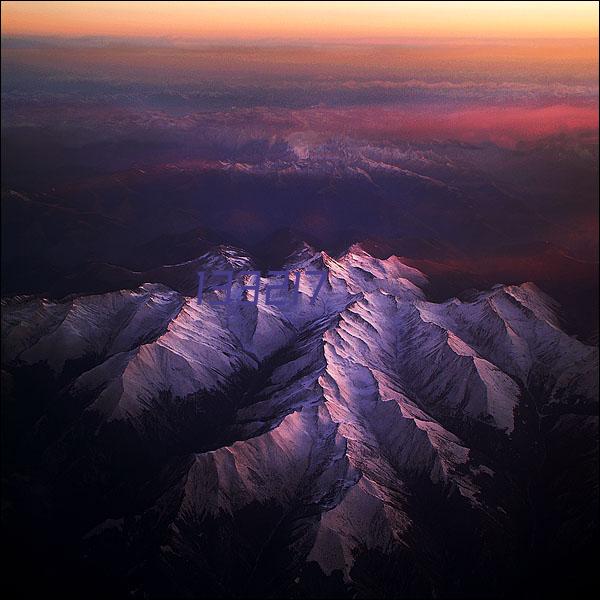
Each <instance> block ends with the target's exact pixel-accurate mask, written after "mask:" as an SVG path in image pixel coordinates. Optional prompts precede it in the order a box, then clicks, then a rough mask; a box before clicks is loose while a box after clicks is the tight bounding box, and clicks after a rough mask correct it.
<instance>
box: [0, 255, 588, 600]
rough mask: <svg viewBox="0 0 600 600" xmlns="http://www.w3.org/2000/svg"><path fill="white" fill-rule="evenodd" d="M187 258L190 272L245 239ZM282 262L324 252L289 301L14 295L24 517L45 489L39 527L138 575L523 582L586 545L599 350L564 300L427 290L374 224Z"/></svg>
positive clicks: (279, 588) (14, 491)
mask: <svg viewBox="0 0 600 600" xmlns="http://www.w3.org/2000/svg"><path fill="white" fill-rule="evenodd" d="M176 267H177V268H176V269H175V271H176V273H177V277H178V281H179V280H181V278H183V279H182V280H183V281H185V282H186V285H187V287H188V288H189V287H190V286H191V282H193V280H194V274H195V272H196V271H197V270H198V268H205V269H214V268H225V267H228V268H232V269H235V270H239V269H248V268H252V267H253V259H252V258H251V257H250V256H249V255H248V256H246V255H244V253H243V252H242V251H239V250H237V249H233V248H228V247H225V246H221V247H218V248H215V249H213V250H211V251H209V252H207V253H206V254H204V255H202V256H201V257H200V258H198V259H197V260H194V261H190V262H189V263H187V266H186V265H176ZM286 268H289V270H290V272H291V275H290V281H291V279H292V278H293V273H294V272H296V271H298V270H300V271H310V270H313V269H326V270H327V271H328V279H327V282H326V284H325V286H324V287H323V289H322V290H321V292H320V294H319V296H318V298H317V300H316V302H315V303H314V304H312V303H311V302H310V298H311V297H312V292H313V291H314V290H313V288H312V286H313V285H314V284H315V282H314V280H311V279H310V278H308V277H305V278H302V279H301V288H300V301H299V303H298V305H297V306H295V307H294V308H293V309H285V308H281V307H277V306H273V305H268V304H265V302H264V294H262V293H261V295H260V298H259V301H258V303H257V304H256V305H255V304H252V303H250V302H240V303H234V304H232V305H230V306H227V307H226V306H214V305H210V304H209V303H202V304H198V303H197V300H196V297H195V296H194V295H193V294H192V295H184V294H183V293H181V292H180V291H176V290H175V289H172V288H170V287H168V286H167V285H165V284H162V283H153V282H151V281H150V282H147V283H144V284H143V285H141V286H139V287H137V288H135V289H130V290H121V291H118V292H109V293H104V294H100V295H80V296H78V295H72V296H67V297H65V298H63V299H61V300H47V299H44V298H41V297H34V296H17V297H12V298H7V299H5V300H4V301H3V303H4V305H3V311H2V347H3V352H2V360H3V369H4V371H5V375H6V377H5V381H6V382H7V384H6V386H7V390H8V395H9V398H10V402H9V408H8V409H7V411H8V415H9V419H8V422H9V423H11V424H12V425H13V426H14V430H13V431H12V432H11V433H10V434H9V435H11V436H14V437H15V439H16V438H18V439H16V441H15V443H14V448H15V451H14V455H12V456H11V457H10V458H9V460H10V461H12V462H11V464H12V463H14V465H13V466H14V469H13V472H14V476H13V477H12V478H11V479H10V481H9V487H10V491H11V498H12V499H13V502H14V506H12V507H11V508H10V510H9V514H12V515H13V516H14V522H15V527H18V524H19V523H21V522H22V521H23V519H24V514H25V513H26V512H27V507H29V506H32V505H36V504H40V505H41V506H43V507H44V509H43V511H42V513H43V514H40V515H34V518H33V522H34V523H35V524H36V525H37V526H39V530H40V532H41V533H40V540H41V541H40V545H41V548H44V547H45V546H44V539H49V538H51V537H52V536H53V535H56V533H57V532H61V531H62V535H63V536H64V537H65V540H68V541H69V542H70V545H69V548H70V549H69V550H68V556H67V558H68V560H69V561H71V564H73V565H77V566H78V568H79V569H81V572H82V573H88V574H89V573H92V574H96V575H97V574H98V573H103V583H102V584H101V586H105V587H106V590H110V591H115V592H119V593H128V594H130V595H133V597H138V596H139V597H147V595H150V596H156V595H168V596H173V595H177V596H182V597H189V596H194V597H197V596H199V595H200V596H202V595H206V596H215V595H217V596H230V595H239V596H257V595H262V594H271V595H278V594H284V593H285V594H287V595H291V596H293V597H302V596H311V594H313V592H314V590H315V589H318V590H319V593H323V594H325V595H326V596H331V595H334V596H336V595H337V596H340V597H344V596H347V597H380V596H382V595H387V596H392V597H397V596H398V595H407V596H423V595H425V596H433V597H439V596H447V595H452V594H457V593H460V594H461V595H465V594H472V595H479V594H482V593H484V592H485V593H490V590H492V591H497V592H499V593H500V592H501V593H510V592H514V591H515V590H522V587H521V586H522V581H523V579H524V572H525V570H526V569H533V570H535V569H540V568H542V565H546V564H548V562H547V561H548V560H551V559H550V558H549V557H552V560H559V559H560V558H561V557H563V556H567V555H571V557H576V556H579V553H583V552H585V548H586V547H587V546H586V544H588V543H589V536H592V535H595V534H593V531H595V530H597V529H595V528H597V515H595V510H594V503H595V502H597V493H598V477H597V473H596V469H597V452H596V447H597V393H598V381H597V372H598V371H597V369H598V350H597V348H596V347H593V346H589V345H586V344H584V343H582V342H580V341H578V340H577V339H576V338H574V337H570V336H569V335H567V334H566V333H564V332H563V331H562V330H561V327H560V323H559V320H558V318H557V308H558V307H557V305H556V303H555V302H554V301H553V300H552V299H551V298H549V297H548V296H547V295H546V294H544V293H543V292H542V291H541V290H540V289H539V288H538V287H536V285H534V284H533V283H524V284H522V285H508V286H506V285H497V286H495V287H493V288H492V289H490V290H487V291H481V292H478V293H472V294H470V295H469V297H463V298H462V299H458V298H452V299H449V300H446V301H444V302H441V303H439V302H437V303H436V302H432V301H431V300H430V299H428V295H427V283H428V281H427V276H426V275H425V274H423V273H422V272H420V271H419V270H417V269H416V268H414V267H411V266H409V265H407V264H404V263H403V262H402V261H401V260H400V259H399V258H397V257H395V256H390V257H389V258H387V259H378V258H375V257H373V256H371V255H370V254H369V253H368V252H367V251H366V250H365V249H364V247H363V246H361V245H354V246H352V247H350V248H349V249H348V250H347V251H346V252H345V253H343V254H342V255H340V256H338V257H333V256H330V255H328V254H327V253H325V252H318V251H316V250H314V249H313V248H311V247H310V246H309V245H308V244H303V245H301V246H300V247H298V249H297V251H296V252H294V253H292V254H291V255H290V256H289V257H288V259H287V260H286ZM267 281H268V280H267V279H266V278H263V279H262V280H261V285H262V286H263V287H264V286H265V285H266V283H267ZM235 285H239V284H235ZM183 287H185V286H183ZM179 289H182V287H181V286H179ZM209 291H210V287H209ZM214 293H218V292H214ZM40 394H41V396H40ZM24 403H29V405H24ZM566 457H568V460H566ZM32 482H34V483H35V485H33V486H32ZM32 489H33V490H34V491H33V492H27V493H28V494H29V493H30V494H32V495H33V496H32V497H29V498H28V499H27V500H26V501H25V504H19V503H18V500H19V499H22V497H23V494H24V493H25V490H32ZM11 511H12V512H11ZM65 546H67V544H65ZM50 560H51V559H50ZM77 585H79V584H78V583H73V586H77ZM102 589H104V588H102ZM311 597H314V596H311Z"/></svg>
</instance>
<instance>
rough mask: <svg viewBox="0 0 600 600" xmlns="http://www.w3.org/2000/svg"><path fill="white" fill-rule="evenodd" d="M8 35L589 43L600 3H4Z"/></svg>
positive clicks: (595, 31) (5, 31)
mask: <svg viewBox="0 0 600 600" xmlns="http://www.w3.org/2000/svg"><path fill="white" fill-rule="evenodd" d="M2 34H3V35H19V34H28V35H69V36H84V35H115V36H121V35H123V36H172V37H180V38H199V39H213V40H218V39H232V38H235V39H241V40H254V39H261V38H271V39H272V38H275V39H310V40H317V41H318V40H322V41H327V40H358V39H368V40H378V39H381V40H386V39H398V38H401V37H432V38H440V37H480V38H484V39H487V38H530V37H533V38H589V37H597V36H598V2H2Z"/></svg>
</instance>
